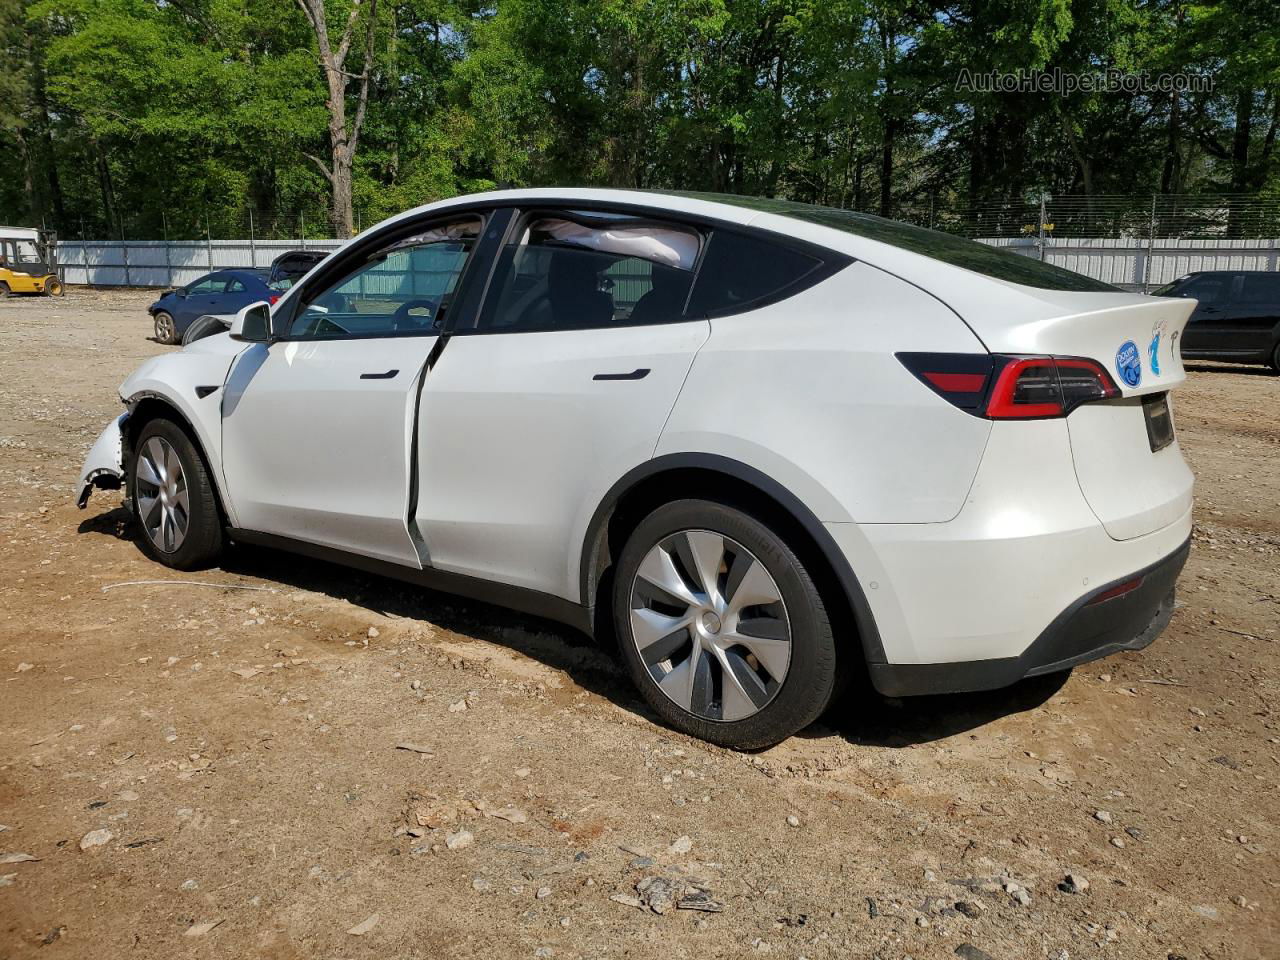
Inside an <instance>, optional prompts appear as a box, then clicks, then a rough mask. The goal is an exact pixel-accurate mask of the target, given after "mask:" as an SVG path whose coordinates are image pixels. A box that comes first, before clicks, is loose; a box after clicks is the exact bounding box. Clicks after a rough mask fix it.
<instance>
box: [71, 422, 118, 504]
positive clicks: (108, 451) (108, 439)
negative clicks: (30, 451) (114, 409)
mask: <svg viewBox="0 0 1280 960" xmlns="http://www.w3.org/2000/svg"><path fill="white" fill-rule="evenodd" d="M128 419H129V414H127V413H122V414H120V416H118V417H117V418H116V419H114V420H112V421H111V422H110V423H109V424H107V428H106V429H105V430H103V431H102V433H101V434H100V435H99V436H98V439H97V440H96V441H94V444H93V446H92V447H90V448H89V455H88V456H87V457H85V460H84V466H83V467H81V468H80V484H79V489H80V496H79V497H78V498H77V500H76V506H78V507H79V508H80V509H81V510H83V509H84V508H85V507H86V506H88V504H89V494H91V493H92V492H93V488H94V487H99V488H101V489H103V490H119V489H120V488H121V487H122V486H123V485H124V422H125V421H126V420H128Z"/></svg>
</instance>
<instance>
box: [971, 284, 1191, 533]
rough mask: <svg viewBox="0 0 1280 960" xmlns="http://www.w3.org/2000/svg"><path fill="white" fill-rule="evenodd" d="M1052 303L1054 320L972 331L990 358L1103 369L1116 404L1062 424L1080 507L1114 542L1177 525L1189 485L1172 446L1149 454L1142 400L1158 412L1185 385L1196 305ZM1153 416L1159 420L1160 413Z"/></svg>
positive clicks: (1066, 299) (1082, 410) (1096, 406)
mask: <svg viewBox="0 0 1280 960" xmlns="http://www.w3.org/2000/svg"><path fill="white" fill-rule="evenodd" d="M1054 300H1055V306H1057V307H1059V308H1061V309H1062V311H1063V312H1062V314H1061V315H1060V316H1052V317H1046V318H1042V319H1035V320H1031V321H1028V322H1024V323H1013V324H998V325H997V324H990V325H987V324H983V323H981V322H980V321H979V322H977V323H975V324H974V326H975V329H976V330H977V332H978V333H979V335H980V336H981V337H982V338H983V340H984V342H986V344H987V347H988V348H989V349H990V350H992V351H995V352H1001V353H1015V354H1035V355H1041V354H1048V355H1056V356H1077V357H1089V358H1091V359H1093V360H1096V361H1097V362H1098V363H1100V364H1102V365H1103V367H1105V368H1106V370H1107V372H1108V373H1109V374H1111V377H1112V379H1113V380H1115V383H1116V386H1117V387H1119V388H1120V391H1121V397H1120V398H1119V399H1116V400H1107V401H1101V402H1097V403H1087V404H1084V405H1083V406H1081V407H1079V408H1077V409H1076V410H1074V411H1073V412H1072V413H1071V414H1070V415H1069V416H1068V417H1067V428H1068V432H1069V436H1070V438H1071V453H1072V459H1073V461H1074V463H1075V468H1076V477H1077V479H1078V480H1079V482H1080V489H1081V491H1082V492H1083V494H1084V497H1085V500H1086V501H1087V502H1088V504H1089V507H1090V508H1091V509H1092V510H1093V512H1094V514H1095V515H1096V516H1097V517H1098V519H1099V520H1100V521H1101V522H1102V525H1103V527H1104V528H1105V529H1106V531H1107V533H1108V534H1109V535H1110V536H1111V537H1113V538H1115V539H1116V540H1128V539H1131V538H1133V537H1140V536H1143V535H1144V534H1148V533H1152V532H1154V531H1156V530H1160V529H1162V528H1164V527H1166V526H1168V525H1169V524H1171V523H1174V522H1176V521H1177V520H1178V519H1180V518H1181V517H1182V516H1183V514H1185V513H1186V512H1187V510H1189V509H1190V507H1191V498H1192V483H1193V477H1192V474H1191V470H1190V469H1189V468H1188V467H1187V465H1186V462H1185V461H1184V460H1183V459H1182V452H1181V450H1180V449H1179V447H1178V443H1177V441H1176V439H1175V440H1174V441H1173V442H1172V443H1168V444H1167V445H1164V446H1162V447H1160V449H1153V447H1154V446H1156V441H1154V440H1153V439H1152V438H1151V436H1150V434H1149V431H1148V427H1147V415H1148V412H1149V411H1148V410H1147V409H1146V406H1144V403H1143V401H1142V399H1141V398H1143V397H1147V398H1148V400H1149V401H1152V400H1154V401H1156V402H1157V404H1158V401H1159V400H1160V399H1167V398H1165V397H1162V396H1161V395H1165V394H1167V393H1168V391H1169V390H1171V389H1172V388H1173V387H1176V386H1177V385H1178V384H1180V383H1182V382H1183V381H1184V380H1185V379H1186V371H1185V370H1184V369H1183V366H1182V358H1181V356H1180V353H1179V350H1178V340H1179V339H1180V338H1181V335H1182V331H1183V328H1184V327H1185V326H1186V323H1187V318H1188V317H1190V315H1191V312H1192V310H1194V309H1195V301H1192V300H1176V299H1166V298H1158V297H1143V296H1139V295H1136V294H1124V293H1116V294H1096V293H1091V294H1074V295H1073V294H1057V295H1056V296H1055V297H1054ZM1072 307H1075V308H1076V309H1074V310H1073V309H1071V308H1072ZM1169 411H1170V413H1172V404H1170V406H1169ZM1150 412H1151V413H1153V414H1156V415H1158V413H1159V408H1158V406H1157V407H1154V408H1153V409H1152V411H1150Z"/></svg>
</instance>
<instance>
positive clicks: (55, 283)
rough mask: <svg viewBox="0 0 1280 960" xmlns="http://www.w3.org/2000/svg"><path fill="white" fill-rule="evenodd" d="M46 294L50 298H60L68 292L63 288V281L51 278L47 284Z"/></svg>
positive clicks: (45, 286)
mask: <svg viewBox="0 0 1280 960" xmlns="http://www.w3.org/2000/svg"><path fill="white" fill-rule="evenodd" d="M44 292H45V296H48V297H60V296H62V295H63V294H64V293H65V292H66V291H65V290H64V289H63V287H62V281H61V280H59V279H58V278H57V277H50V278H49V279H48V280H47V281H46V282H45V285H44Z"/></svg>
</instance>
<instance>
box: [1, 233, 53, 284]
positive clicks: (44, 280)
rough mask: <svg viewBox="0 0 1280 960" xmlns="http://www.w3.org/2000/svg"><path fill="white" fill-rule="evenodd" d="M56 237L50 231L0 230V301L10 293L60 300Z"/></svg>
mask: <svg viewBox="0 0 1280 960" xmlns="http://www.w3.org/2000/svg"><path fill="white" fill-rule="evenodd" d="M63 292H64V289H63V285H62V280H61V279H59V277H58V236H57V234H55V233H54V232H53V231H52V230H33V229H29V228H27V227H0V300H3V299H4V298H5V297H7V296H9V294H11V293H43V294H44V295H45V296H49V297H60V296H62V294H63Z"/></svg>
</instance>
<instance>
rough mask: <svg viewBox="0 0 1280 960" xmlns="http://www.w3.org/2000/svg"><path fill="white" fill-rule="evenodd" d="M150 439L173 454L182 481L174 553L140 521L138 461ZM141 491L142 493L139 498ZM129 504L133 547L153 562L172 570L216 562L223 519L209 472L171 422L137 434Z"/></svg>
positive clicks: (155, 424)
mask: <svg viewBox="0 0 1280 960" xmlns="http://www.w3.org/2000/svg"><path fill="white" fill-rule="evenodd" d="M153 438H155V439H157V440H159V441H162V448H163V445H167V446H168V448H169V449H171V450H172V451H173V453H174V454H176V456H177V458H178V461H179V463H180V465H181V469H182V476H183V480H184V483H183V484H182V489H183V490H184V491H185V494H186V503H187V509H186V510H185V514H186V528H185V531H184V534H183V537H182V540H181V542H180V543H175V544H174V545H173V549H166V548H165V547H164V546H163V545H162V544H160V543H157V542H156V539H157V538H156V537H155V536H153V535H152V534H151V533H150V532H149V529H148V528H149V523H148V519H149V518H148V516H144V509H146V491H148V490H149V487H148V484H147V482H146V481H145V480H143V479H141V478H142V477H145V476H146V475H147V470H146V468H145V467H143V466H141V465H140V461H141V460H142V459H143V457H144V454H146V453H148V452H149V451H150V450H151V449H154V448H153V447H151V446H150V441H151V440H152V439H153ZM140 470H141V471H142V472H141V473H140ZM140 488H143V490H144V492H142V493H140ZM129 501H130V505H131V506H132V508H133V515H134V520H135V522H136V523H137V527H138V545H139V546H140V547H141V548H142V552H143V553H145V554H146V555H147V556H149V557H150V558H151V559H152V560H155V561H156V562H158V563H163V564H164V565H165V566H167V567H173V568H174V569H175V570H200V569H203V568H204V567H208V566H211V565H213V564H214V563H215V562H216V561H217V559H218V556H219V554H220V553H221V552H222V545H223V537H222V517H221V515H220V513H219V511H218V500H217V494H216V493H215V492H214V489H213V482H212V481H211V480H210V479H209V471H208V470H207V469H206V468H205V463H204V457H203V456H201V454H200V451H199V450H197V449H196V447H195V444H193V443H192V442H191V438H190V437H189V436H188V435H187V432H186V431H185V430H184V429H183V428H182V427H180V426H179V425H178V424H176V423H174V422H173V421H172V420H165V419H163V418H157V419H155V420H151V421H149V422H148V423H146V424H144V425H143V427H142V429H141V431H139V433H138V437H137V440H136V441H135V442H134V444H133V448H132V450H131V451H130V462H129ZM153 509H154V508H153Z"/></svg>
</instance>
